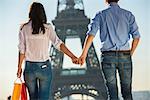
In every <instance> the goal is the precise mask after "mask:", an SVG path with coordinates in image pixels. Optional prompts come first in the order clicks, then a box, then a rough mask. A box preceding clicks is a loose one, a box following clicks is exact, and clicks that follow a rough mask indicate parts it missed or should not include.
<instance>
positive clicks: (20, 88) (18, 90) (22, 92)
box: [12, 78, 27, 100]
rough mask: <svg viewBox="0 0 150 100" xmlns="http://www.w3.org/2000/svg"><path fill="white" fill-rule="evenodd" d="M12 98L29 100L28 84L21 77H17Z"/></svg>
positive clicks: (14, 99)
mask: <svg viewBox="0 0 150 100" xmlns="http://www.w3.org/2000/svg"><path fill="white" fill-rule="evenodd" d="M12 100H27V91H26V86H25V83H23V82H22V80H21V79H20V78H17V79H16V81H15V83H14V89H13V94H12Z"/></svg>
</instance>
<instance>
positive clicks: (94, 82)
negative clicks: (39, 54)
mask: <svg viewBox="0 0 150 100" xmlns="http://www.w3.org/2000/svg"><path fill="white" fill-rule="evenodd" d="M52 22H53V24H54V25H55V28H56V29H55V31H56V33H57V35H58V37H59V38H60V39H61V40H62V41H63V42H64V43H65V40H66V39H67V38H79V39H80V40H81V44H82V46H83V43H84V40H85V37H86V35H85V33H86V32H87V30H88V28H87V26H88V24H89V23H90V19H88V18H87V16H85V13H84V6H83V1H82V0H58V4H57V16H56V18H55V20H53V21H52ZM50 57H51V64H52V69H53V83H52V84H53V85H52V96H53V99H54V100H61V98H63V97H68V100H70V99H69V96H70V95H72V94H81V95H88V96H91V97H93V98H94V99H95V100H106V98H107V94H106V87H105V85H104V79H103V75H102V73H101V67H100V63H99V60H98V57H97V54H96V51H95V48H94V45H93V43H92V45H91V47H90V49H89V52H88V55H87V58H86V68H83V69H63V67H62V66H63V59H64V55H63V53H61V52H60V51H58V50H56V49H55V48H54V47H53V46H52V47H51V48H50ZM79 100H85V99H83V98H81V99H79ZM86 100H89V99H86Z"/></svg>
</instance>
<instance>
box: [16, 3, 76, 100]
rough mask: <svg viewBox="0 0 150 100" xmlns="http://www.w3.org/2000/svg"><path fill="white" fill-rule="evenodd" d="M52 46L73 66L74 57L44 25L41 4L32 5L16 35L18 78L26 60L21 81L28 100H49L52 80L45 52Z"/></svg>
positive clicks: (47, 56)
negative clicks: (25, 89) (23, 83)
mask: <svg viewBox="0 0 150 100" xmlns="http://www.w3.org/2000/svg"><path fill="white" fill-rule="evenodd" d="M51 42H52V44H53V45H54V46H55V47H56V48H57V49H58V50H60V51H62V52H63V53H65V54H66V55H68V56H69V57H70V58H71V59H72V62H75V61H76V56H74V55H73V54H72V53H71V52H70V51H69V50H68V49H67V47H66V46H65V45H64V43H63V42H62V41H61V40H60V39H59V38H58V37H57V35H56V33H55V31H54V30H53V28H52V26H51V25H49V24H47V18H46V14H45V10H44V7H43V5H42V4H40V3H37V2H34V3H33V4H32V5H31V9H30V12H29V21H28V22H27V23H25V24H24V25H22V26H21V28H20V32H19V46H18V48H19V58H18V71H17V77H18V78H20V77H21V73H22V68H21V66H22V62H23V60H24V59H25V70H24V80H25V83H26V85H27V88H28V91H29V96H30V100H49V99H50V96H49V95H50V90H51V89H50V85H51V80H52V72H51V64H50V62H49V60H48V59H49V54H48V48H49V46H51Z"/></svg>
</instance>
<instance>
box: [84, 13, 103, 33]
mask: <svg viewBox="0 0 150 100" xmlns="http://www.w3.org/2000/svg"><path fill="white" fill-rule="evenodd" d="M100 21H101V20H100V13H98V14H96V16H95V17H94V18H93V19H92V22H91V23H90V24H89V26H88V28H89V30H88V32H87V33H86V34H87V35H93V36H95V35H96V33H97V31H98V29H100Z"/></svg>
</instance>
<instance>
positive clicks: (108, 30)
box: [78, 0, 140, 100]
mask: <svg viewBox="0 0 150 100" xmlns="http://www.w3.org/2000/svg"><path fill="white" fill-rule="evenodd" d="M118 1H119V0H106V2H107V3H108V4H109V7H108V8H107V9H105V10H103V11H101V12H99V13H98V14H96V16H95V18H94V19H93V21H92V23H91V24H90V28H89V31H88V32H87V37H86V40H85V43H84V47H83V52H82V55H81V56H80V58H79V59H78V63H80V64H81V65H82V64H83V63H84V62H85V59H86V55H87V52H88V49H89V47H90V45H91V43H92V41H93V38H94V36H95V35H96V33H97V31H98V30H99V31H100V40H101V42H102V48H101V52H102V58H101V60H102V62H101V64H102V71H103V73H104V76H105V79H106V86H107V89H108V96H109V98H110V100H118V99H119V98H118V87H117V77H116V72H117V71H118V73H119V77H120V84H121V93H122V97H123V98H124V100H133V98H132V86H131V84H132V59H131V56H132V55H133V53H134V51H135V49H136V47H137V45H138V42H139V39H140V34H139V31H138V26H137V24H136V22H135V17H134V15H133V14H132V13H131V12H129V11H127V10H124V9H122V8H120V7H119V5H118ZM130 36H132V38H133V41H132V46H131V48H130V46H129V42H128V41H129V40H130Z"/></svg>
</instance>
